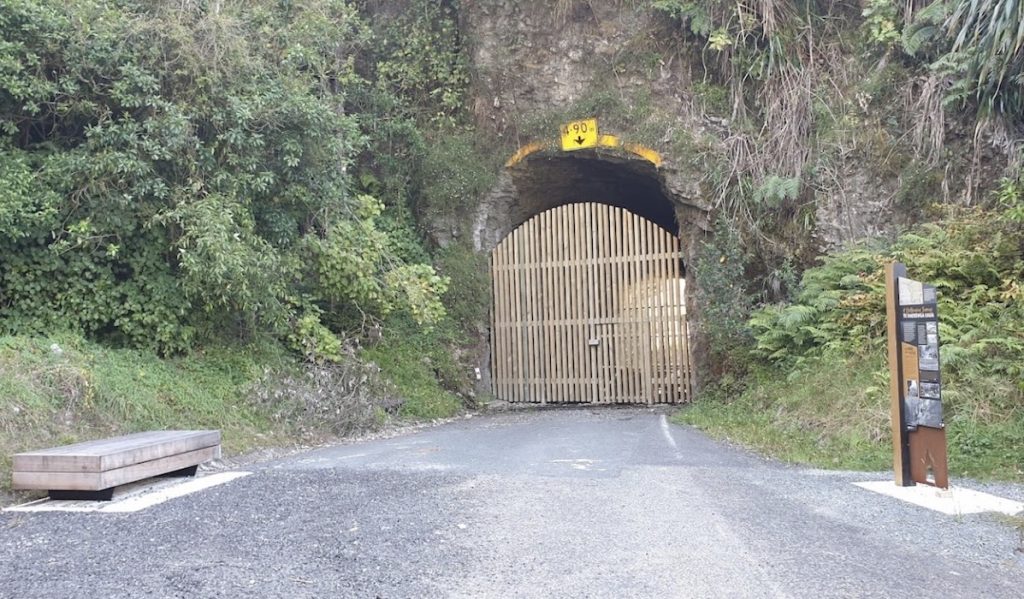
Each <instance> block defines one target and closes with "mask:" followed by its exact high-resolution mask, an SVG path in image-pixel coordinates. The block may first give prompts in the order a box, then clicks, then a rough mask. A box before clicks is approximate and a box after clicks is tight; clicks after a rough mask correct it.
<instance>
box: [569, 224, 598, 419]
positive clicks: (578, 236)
mask: <svg viewBox="0 0 1024 599" xmlns="http://www.w3.org/2000/svg"><path fill="white" fill-rule="evenodd" d="M572 207H573V210H574V211H575V213H577V228H575V231H574V233H573V242H574V245H575V249H577V250H575V259H577V294H578V295H579V298H578V300H577V310H578V311H577V318H578V327H577V331H578V337H577V348H578V350H577V351H578V356H579V359H580V367H581V369H580V383H579V385H578V387H577V395H575V397H574V400H575V401H584V400H586V397H587V396H588V395H589V394H590V380H591V375H592V373H593V370H592V368H591V363H590V346H589V345H588V343H587V340H588V339H590V330H589V329H590V324H589V323H588V322H587V317H588V316H587V312H588V310H587V305H588V303H587V299H588V295H589V294H588V290H587V250H586V243H585V231H586V228H587V215H586V214H585V212H584V209H583V205H582V204H573V205H572Z"/></svg>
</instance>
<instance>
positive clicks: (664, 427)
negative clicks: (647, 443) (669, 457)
mask: <svg viewBox="0 0 1024 599" xmlns="http://www.w3.org/2000/svg"><path fill="white" fill-rule="evenodd" d="M661 434H662V435H664V436H665V440H666V441H668V444H669V445H671V446H672V449H675V450H677V451H678V450H679V446H678V445H676V440H675V439H674V438H673V437H672V430H671V429H670V428H669V425H668V416H665V415H664V414H662V415H661Z"/></svg>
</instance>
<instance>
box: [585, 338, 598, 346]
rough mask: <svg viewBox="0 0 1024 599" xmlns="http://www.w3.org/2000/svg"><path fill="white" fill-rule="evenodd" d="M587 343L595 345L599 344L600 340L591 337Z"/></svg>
mask: <svg viewBox="0 0 1024 599" xmlns="http://www.w3.org/2000/svg"><path fill="white" fill-rule="evenodd" d="M587 345H589V346H590V347H597V346H598V345H601V340H600V339H598V338H597V337H591V338H590V339H589V340H588V341H587Z"/></svg>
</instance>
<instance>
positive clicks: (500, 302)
mask: <svg viewBox="0 0 1024 599" xmlns="http://www.w3.org/2000/svg"><path fill="white" fill-rule="evenodd" d="M504 250H505V242H504V240H503V241H502V242H501V243H499V244H498V247H496V248H494V251H493V252H491V293H492V294H493V298H492V300H493V304H494V313H493V315H492V319H491V339H492V342H491V392H492V393H494V396H495V397H497V398H498V399H504V400H506V401H507V400H508V397H507V396H506V394H505V378H504V377H505V360H506V356H507V354H508V352H507V351H506V350H505V336H504V333H505V299H506V298H507V294H506V293H505V281H504V276H505V272H504V264H503V263H502V254H503V252H504Z"/></svg>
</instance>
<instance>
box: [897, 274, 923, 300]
mask: <svg viewBox="0 0 1024 599" xmlns="http://www.w3.org/2000/svg"><path fill="white" fill-rule="evenodd" d="M899 298H900V302H899V303H900V305H901V306H914V305H917V304H920V303H922V300H923V299H924V288H923V287H922V285H921V283H920V281H915V280H913V279H904V278H903V277H900V278H899Z"/></svg>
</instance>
